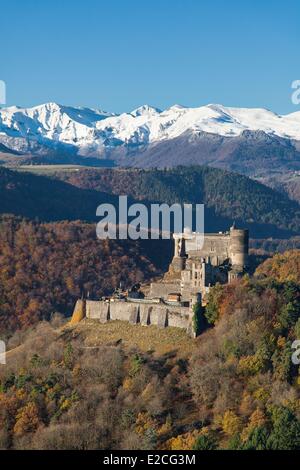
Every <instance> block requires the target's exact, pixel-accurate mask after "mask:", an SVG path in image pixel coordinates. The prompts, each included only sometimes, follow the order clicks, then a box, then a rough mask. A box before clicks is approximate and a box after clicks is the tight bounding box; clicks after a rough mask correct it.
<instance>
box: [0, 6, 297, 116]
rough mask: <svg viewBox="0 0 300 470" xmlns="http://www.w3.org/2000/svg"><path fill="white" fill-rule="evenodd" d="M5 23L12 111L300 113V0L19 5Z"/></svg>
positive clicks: (3, 61) (3, 72) (2, 74)
mask: <svg viewBox="0 0 300 470" xmlns="http://www.w3.org/2000/svg"><path fill="white" fill-rule="evenodd" d="M0 17H1V22H0V25H1V26H0V40H1V43H0V44H1V46H0V79H2V80H5V82H6V85H7V104H8V105H20V106H32V105H36V104H40V103H42V102H46V101H56V102H59V103H63V104H68V105H80V106H90V107H100V108H102V109H105V110H107V111H115V112H123V111H130V110H132V109H134V108H135V107H137V106H139V105H141V104H145V103H148V104H151V105H153V106H157V107H159V108H166V107H168V106H171V105H173V104H175V103H179V104H183V105H186V106H200V105H203V104H207V103H222V104H224V105H226V106H249V107H257V106H259V107H267V108H269V109H272V110H274V111H276V112H279V113H287V112H293V111H299V106H298V107H297V106H295V105H293V104H292V102H291V98H290V97H291V83H292V81H293V80H296V79H300V61H299V55H300V27H299V18H300V2H299V1H298V0H285V1H282V0H281V1H277V0H272V1H271V0H260V1H258V0H251V1H250V0H248V1H240V0H239V1H234V0H227V1H226V0H223V1H221V0H204V1H200V0H151V1H150V0H139V1H137V0H105V1H104V0H82V1H81V0H76V1H75V0H72V1H71V0H70V1H69V0H59V1H58V0H52V1H49V0H43V1H37V0H24V1H21V0H10V1H6V2H3V1H2V2H1V4H0Z"/></svg>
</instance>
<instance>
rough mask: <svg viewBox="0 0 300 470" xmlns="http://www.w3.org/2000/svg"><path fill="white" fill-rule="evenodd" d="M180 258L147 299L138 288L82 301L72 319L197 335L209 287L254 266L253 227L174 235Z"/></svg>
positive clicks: (228, 279)
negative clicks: (197, 317)
mask: <svg viewBox="0 0 300 470" xmlns="http://www.w3.org/2000/svg"><path fill="white" fill-rule="evenodd" d="M173 238H174V256H173V259H172V262H171V264H170V267H169V271H168V273H166V275H165V276H164V278H163V279H161V281H159V282H153V283H151V285H150V291H149V294H148V296H147V297H144V295H139V293H140V292H139V287H140V286H139V285H138V288H137V286H134V289H132V291H130V292H128V291H122V290H120V289H117V292H116V293H115V295H113V296H112V297H110V298H108V299H106V300H78V301H77V303H76V306H75V309H74V313H73V317H72V322H73V323H75V322H76V321H80V320H81V319H82V318H85V317H86V318H91V319H94V320H97V321H100V322H101V323H106V322H108V321H110V320H122V321H128V322H130V323H133V324H137V323H140V324H142V325H145V326H146V325H157V326H159V327H161V328H165V327H168V326H174V327H177V328H184V329H186V330H187V332H189V333H192V319H193V314H194V313H193V306H194V304H195V303H202V305H205V302H206V297H207V294H208V292H209V289H210V288H211V287H212V286H214V285H215V284H216V283H220V284H226V283H230V282H232V281H233V280H234V279H237V278H239V277H241V276H243V274H244V273H245V272H247V266H248V249H249V248H248V245H249V233H248V230H243V229H237V228H236V227H235V226H234V225H233V226H232V227H231V228H230V230H229V231H228V232H219V233H208V234H205V235H204V237H203V234H199V233H195V232H191V231H188V230H185V231H184V232H183V233H174V235H173Z"/></svg>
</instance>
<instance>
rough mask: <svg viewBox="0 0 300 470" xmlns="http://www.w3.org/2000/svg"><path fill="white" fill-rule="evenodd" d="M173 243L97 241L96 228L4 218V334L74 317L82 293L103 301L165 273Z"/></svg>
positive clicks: (0, 236)
mask: <svg viewBox="0 0 300 470" xmlns="http://www.w3.org/2000/svg"><path fill="white" fill-rule="evenodd" d="M171 249H172V247H171V244H170V242H169V240H153V241H147V240H144V241H135V242H133V241H130V240H118V241H116V240H98V239H97V238H96V231H95V226H94V225H89V224H84V223H82V222H61V223H50V224H42V223H38V222H30V221H26V220H21V219H17V218H15V217H11V216H7V217H4V218H2V220H0V331H1V332H2V333H5V332H6V333H9V332H11V331H14V330H15V329H16V328H20V327H28V326H29V325H31V324H34V323H36V322H37V321H38V320H41V319H49V318H50V317H51V315H53V314H54V313H55V312H59V313H61V314H63V315H65V316H67V315H70V314H71V312H72V309H73V307H74V303H75V301H76V299H78V298H80V297H81V295H85V296H87V295H88V294H89V295H90V297H91V298H99V297H100V296H101V295H105V294H108V293H111V292H112V290H113V289H114V288H115V287H117V286H118V285H119V283H120V281H122V282H123V284H124V286H127V287H130V286H131V285H132V284H134V283H135V282H138V281H143V280H145V279H147V280H149V279H151V278H152V277H154V276H157V275H158V274H161V273H162V271H163V270H164V269H166V266H167V264H168V262H169V261H170V256H171Z"/></svg>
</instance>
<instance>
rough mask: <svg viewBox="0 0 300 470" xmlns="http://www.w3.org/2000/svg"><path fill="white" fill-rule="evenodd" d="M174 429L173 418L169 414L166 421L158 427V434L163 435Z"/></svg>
mask: <svg viewBox="0 0 300 470" xmlns="http://www.w3.org/2000/svg"><path fill="white" fill-rule="evenodd" d="M171 429H172V419H171V416H170V415H168V417H167V419H166V421H165V423H164V424H163V425H162V426H160V428H158V431H157V434H158V435H159V436H163V435H164V434H168V433H169V432H170V431H171Z"/></svg>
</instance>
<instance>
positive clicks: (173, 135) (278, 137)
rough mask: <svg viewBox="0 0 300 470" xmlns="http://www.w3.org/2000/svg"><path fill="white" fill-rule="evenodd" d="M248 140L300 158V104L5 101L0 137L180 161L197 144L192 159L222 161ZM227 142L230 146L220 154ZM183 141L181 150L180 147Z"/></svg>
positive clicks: (63, 151) (97, 153)
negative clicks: (117, 110)
mask: <svg viewBox="0 0 300 470" xmlns="http://www.w3.org/2000/svg"><path fill="white" fill-rule="evenodd" d="M254 141H255V143H254V144H253V142H254ZM241 142H242V144H243V145H244V144H245V142H247V143H249V142H251V145H257V142H259V145H262V144H263V146H266V145H267V146H268V149H270V148H271V147H270V145H271V144H272V145H273V147H274V145H275V146H280V145H281V146H283V147H284V148H285V150H284V151H285V153H286V152H288V155H289V156H288V157H287V159H290V160H296V162H297V165H298V162H299V164H300V161H299V158H298V156H299V155H298V152H299V150H300V112H296V113H292V114H288V115H278V114H275V113H273V112H271V111H268V110H266V109H252V108H226V107H224V106H222V105H215V104H209V105H207V106H202V107H199V108H187V107H184V106H180V105H174V106H172V107H170V108H168V109H166V110H164V111H161V110H159V109H157V108H154V107H151V106H148V105H144V106H141V107H140V108H137V109H135V110H133V111H132V112H130V113H123V114H112V113H107V112H104V111H101V110H95V109H89V108H74V107H70V106H62V105H59V104H56V103H46V104H43V105H40V106H36V107H33V108H19V107H9V108H3V109H0V144H2V145H4V146H5V147H6V148H8V149H11V150H13V151H15V152H20V153H24V154H30V155H42V156H43V155H49V154H52V155H53V152H56V157H59V156H60V155H61V156H66V155H73V156H74V155H76V156H77V157H93V158H102V159H112V160H116V161H120V159H121V160H122V164H124V162H125V164H132V162H134V163H135V164H138V165H139V164H140V166H147V165H149V162H150V163H151V162H152V164H153V165H155V166H164V165H165V164H168V165H169V164H170V165H171V166H172V164H178V163H180V160H183V161H182V163H185V161H184V158H185V155H188V154H189V153H191V152H193V155H192V156H191V157H190V160H191V161H187V162H186V163H187V164H189V163H208V164H214V159H217V161H218V162H219V161H220V160H221V161H222V159H224V158H223V157H224V155H225V156H228V154H230V152H231V153H232V148H233V150H236V144H237V143H239V145H241ZM220 146H221V147H222V149H224V152H225V153H224V152H221V154H220V155H219V154H218V152H219V147H220ZM290 146H291V148H289V147H290ZM180 147H181V150H180V155H179V156H178V155H176V152H177V150H176V149H179V148H180ZM188 147H189V148H188ZM264 148H265V147H264ZM286 149H287V150H286ZM170 152H172V158H171V157H170V155H168V153H169V154H170ZM174 152H175V156H174ZM291 152H292V154H293V155H292V157H291ZM177 153H178V152H177ZM275 153H276V152H275ZM281 153H282V152H281ZM272 155H273V154H272ZM141 156H142V157H141ZM141 158H142V160H141ZM147 158H148V159H149V161H147ZM199 158H200V160H199ZM172 159H173V160H172ZM174 159H175V160H174ZM201 159H202V160H201ZM178 160H179V162H178ZM126 162H127V163H126ZM297 165H296V166H297ZM216 166H222V165H220V164H218V163H217V164H216ZM224 166H225V167H226V164H224ZM227 167H228V165H227ZM231 169H232V168H231ZM297 169H298V166H297ZM237 171H240V170H239V169H238V170H237Z"/></svg>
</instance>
